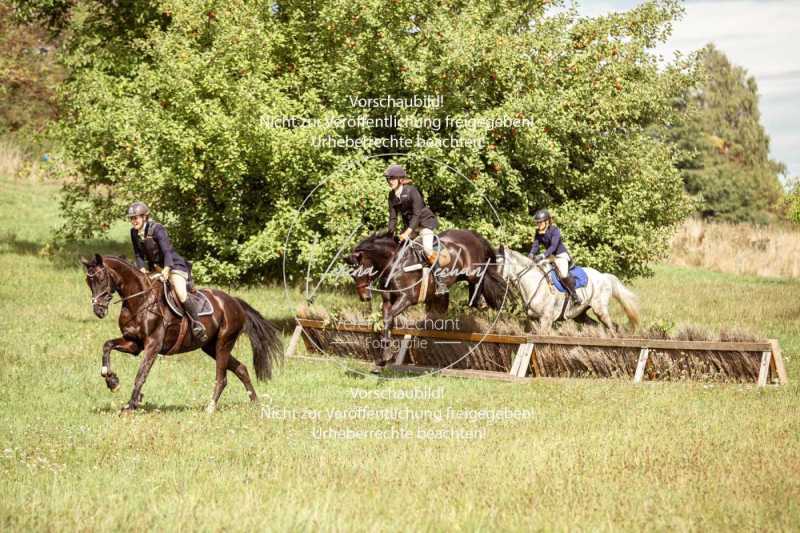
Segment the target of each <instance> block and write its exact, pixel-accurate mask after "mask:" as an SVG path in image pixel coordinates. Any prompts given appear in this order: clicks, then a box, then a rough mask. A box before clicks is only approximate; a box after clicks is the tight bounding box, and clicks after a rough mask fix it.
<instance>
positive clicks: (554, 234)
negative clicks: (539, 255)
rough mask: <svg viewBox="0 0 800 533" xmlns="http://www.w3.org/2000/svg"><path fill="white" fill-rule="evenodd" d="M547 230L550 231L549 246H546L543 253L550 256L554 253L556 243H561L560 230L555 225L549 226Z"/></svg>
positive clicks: (556, 247)
mask: <svg viewBox="0 0 800 533" xmlns="http://www.w3.org/2000/svg"><path fill="white" fill-rule="evenodd" d="M547 231H548V233H550V246H549V247H548V248H547V250H546V251H545V253H544V255H545V257H550V256H551V255H553V254H555V253H556V250H558V245H559V244H561V230H560V229H558V228H557V227H556V226H550V227H549V228H548V230H547Z"/></svg>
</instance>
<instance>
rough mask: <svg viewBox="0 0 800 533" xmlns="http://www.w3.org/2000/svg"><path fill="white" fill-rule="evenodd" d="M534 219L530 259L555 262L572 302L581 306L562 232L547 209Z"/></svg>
mask: <svg viewBox="0 0 800 533" xmlns="http://www.w3.org/2000/svg"><path fill="white" fill-rule="evenodd" d="M533 219H534V220H535V221H536V237H535V238H534V241H533V246H531V251H530V253H529V254H528V257H529V258H530V259H533V260H534V261H537V262H539V261H542V260H545V259H547V260H550V261H551V262H553V263H554V264H555V266H556V273H557V274H558V277H559V279H561V283H562V284H563V285H564V287H565V288H566V289H567V292H569V295H570V297H571V298H572V301H573V302H574V303H575V304H576V305H581V304H582V303H583V302H581V298H580V296H578V290H577V289H576V288H575V279H574V278H573V277H572V276H570V274H569V263H570V255H569V252H567V247H566V246H564V241H562V240H561V230H560V229H558V226H556V225H555V224H553V223H552V219H551V218H550V213H549V212H548V211H547V210H546V209H540V210H539V211H537V212H536V214H534V215H533ZM541 247H544V248H545V251H544V252H543V253H541V254H539V249H540V248H541Z"/></svg>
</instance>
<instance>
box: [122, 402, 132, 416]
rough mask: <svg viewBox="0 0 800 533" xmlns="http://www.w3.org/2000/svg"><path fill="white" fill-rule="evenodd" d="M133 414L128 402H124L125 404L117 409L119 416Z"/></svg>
mask: <svg viewBox="0 0 800 533" xmlns="http://www.w3.org/2000/svg"><path fill="white" fill-rule="evenodd" d="M132 414H133V407H131V406H130V404H127V403H126V404H125V406H124V407H123V408H122V409H120V410H119V416H128V415H132Z"/></svg>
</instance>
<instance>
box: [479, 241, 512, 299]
mask: <svg viewBox="0 0 800 533" xmlns="http://www.w3.org/2000/svg"><path fill="white" fill-rule="evenodd" d="M478 238H479V239H480V241H481V244H482V245H483V248H484V257H483V260H484V262H485V263H486V274H484V276H483V280H482V281H481V287H480V289H481V294H482V295H483V298H484V299H485V300H486V304H487V305H488V306H489V307H491V308H492V309H500V308H501V307H502V306H503V303H504V302H505V299H506V297H507V296H509V293H508V284H507V283H506V280H505V279H503V274H502V270H500V269H501V268H502V265H501V264H499V263H498V262H497V252H496V250H495V249H494V247H493V246H492V245H491V244H490V243H489V241H487V240H486V239H485V238H484V237H483V236H481V235H478Z"/></svg>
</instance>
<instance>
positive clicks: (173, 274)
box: [169, 270, 189, 303]
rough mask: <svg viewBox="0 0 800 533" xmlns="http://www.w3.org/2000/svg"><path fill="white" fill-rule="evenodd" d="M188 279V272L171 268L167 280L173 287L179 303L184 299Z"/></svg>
mask: <svg viewBox="0 0 800 533" xmlns="http://www.w3.org/2000/svg"><path fill="white" fill-rule="evenodd" d="M187 281H189V274H187V273H186V272H183V271H182V270H171V271H170V273H169V282H170V283H172V286H173V287H175V293H176V294H177V295H178V299H179V300H180V301H181V303H183V302H185V301H186V296H187V294H186V282H187Z"/></svg>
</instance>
